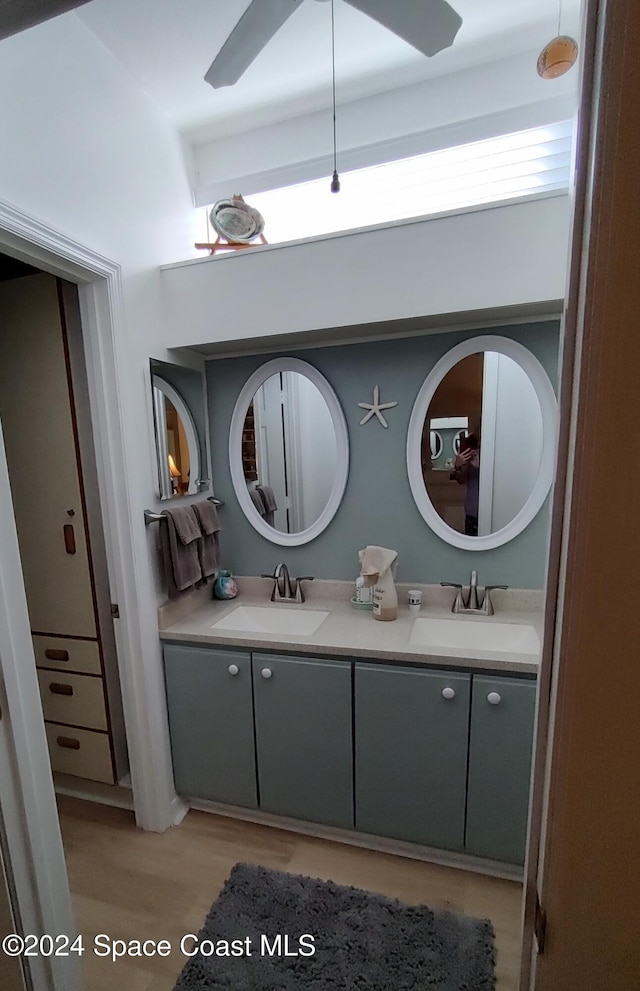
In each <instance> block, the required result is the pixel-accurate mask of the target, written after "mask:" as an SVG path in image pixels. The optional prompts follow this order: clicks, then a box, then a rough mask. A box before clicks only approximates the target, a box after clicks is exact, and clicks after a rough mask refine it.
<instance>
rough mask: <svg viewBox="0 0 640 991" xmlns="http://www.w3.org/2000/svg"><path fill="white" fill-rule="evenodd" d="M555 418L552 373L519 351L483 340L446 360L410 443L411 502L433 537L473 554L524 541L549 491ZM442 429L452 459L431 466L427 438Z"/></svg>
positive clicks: (426, 391)
mask: <svg viewBox="0 0 640 991" xmlns="http://www.w3.org/2000/svg"><path fill="white" fill-rule="evenodd" d="M557 417H558V407H557V401H556V397H555V393H554V390H553V386H552V385H551V382H550V380H549V377H548V375H547V373H546V372H545V370H544V368H543V367H542V365H541V364H540V362H539V361H538V359H537V358H536V357H535V355H533V354H532V353H531V352H530V351H529V350H527V348H525V347H523V346H522V345H521V344H519V343H517V342H516V341H512V340H511V339H510V338H507V337H499V336H498V335H489V334H487V335H485V336H482V337H475V338H472V339H470V340H467V341H463V342H462V343H461V344H458V345H456V347H454V348H452V349H451V351H449V352H447V354H445V355H444V356H443V357H442V358H441V359H440V360H439V361H438V362H437V363H436V365H435V366H434V368H433V369H432V371H431V372H430V374H429V375H428V376H427V378H426V379H425V382H424V384H423V385H422V388H421V389H420V392H419V393H418V396H417V398H416V401H415V403H414V407H413V411H412V413H411V419H410V421H409V430H408V434H407V473H408V476H409V484H410V486H411V492H412V494H413V498H414V500H415V503H416V506H417V507H418V510H419V511H420V513H421V515H422V517H423V519H424V520H425V522H426V523H427V524H428V525H429V526H430V527H431V529H432V530H433V531H434V533H436V534H437V535H438V536H439V537H441V538H442V539H443V540H445V541H446V542H447V543H448V544H451V545H452V546H454V547H460V548H463V549H465V550H474V551H479V550H488V549H490V548H493V547H500V546H501V545H502V544H505V543H507V542H508V541H509V540H512V539H513V538H514V537H515V536H517V535H518V534H519V533H521V532H522V531H523V530H524V529H525V527H527V526H528V525H529V523H531V521H532V520H533V519H534V517H535V516H536V514H537V513H538V512H539V511H540V508H541V507H542V504H543V503H544V500H545V499H546V497H547V494H548V492H549V489H550V487H551V483H552V481H553V477H554V472H555V462H556V433H557ZM436 429H437V430H438V432H439V433H440V434H441V435H442V439H443V447H444V451H445V454H447V455H448V456H447V457H446V458H445V459H444V460H443V462H442V463H440V462H439V461H434V462H431V463H425V459H424V456H423V452H424V438H425V436H430V433H431V431H433V430H436ZM441 460H442V459H441Z"/></svg>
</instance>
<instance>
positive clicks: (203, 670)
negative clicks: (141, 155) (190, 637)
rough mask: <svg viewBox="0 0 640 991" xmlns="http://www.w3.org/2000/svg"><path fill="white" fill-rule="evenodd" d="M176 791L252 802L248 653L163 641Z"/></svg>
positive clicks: (254, 803) (254, 801)
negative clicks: (164, 642) (164, 643)
mask: <svg viewBox="0 0 640 991" xmlns="http://www.w3.org/2000/svg"><path fill="white" fill-rule="evenodd" d="M164 667H165V681H166V689H167V705H168V710H169V731H170V734H171V751H172V754H173V773H174V779H175V785H176V791H177V792H178V793H179V794H180V795H188V796H193V797H197V798H207V799H211V800H212V801H216V802H226V803H228V804H230V805H242V806H245V807H248V808H256V806H257V793H256V772H255V745H254V733H253V701H252V692H251V655H250V654H249V653H245V652H236V651H227V650H222V649H218V648H216V649H207V648H203V647H187V646H182V645H175V644H166V645H165V648H164Z"/></svg>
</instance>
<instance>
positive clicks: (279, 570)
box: [262, 562, 313, 602]
mask: <svg viewBox="0 0 640 991" xmlns="http://www.w3.org/2000/svg"><path fill="white" fill-rule="evenodd" d="M262 578H270V579H271V580H272V581H273V589H272V591H271V601H272V602H304V592H303V591H302V585H301V584H300V583H301V582H312V581H313V576H312V575H302V576H301V577H300V578H294V579H291V578H290V577H289V569H288V568H287V566H286V564H284V562H280V564H277V565H276V569H275V571H274V572H273V574H272V575H262ZM292 581H293V585H292V584H291V582H292Z"/></svg>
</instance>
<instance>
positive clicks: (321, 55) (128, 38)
mask: <svg viewBox="0 0 640 991" xmlns="http://www.w3.org/2000/svg"><path fill="white" fill-rule="evenodd" d="M248 2H249V0H92V2H91V3H88V4H86V5H85V6H83V7H82V8H80V9H79V10H78V11H77V12H76V13H75V14H73V15H66V16H75V17H79V18H81V20H82V21H83V22H84V23H85V24H86V25H87V26H88V27H89V28H90V29H91V31H92V32H93V33H94V34H95V35H96V36H97V37H98V38H99V39H100V40H101V41H102V43H103V44H104V45H105V46H106V47H107V48H109V49H110V50H111V52H112V53H113V54H114V55H115V57H116V58H117V59H118V60H119V62H121V64H122V65H123V66H124V67H125V68H126V69H127V71H128V72H129V73H130V74H131V75H132V76H133V77H134V78H135V79H136V80H137V82H138V83H139V84H140V86H142V88H143V89H144V90H145V91H146V92H147V93H148V94H149V95H150V96H151V97H152V98H153V100H154V101H155V102H156V103H157V104H158V105H159V106H160V107H161V109H162V110H163V112H164V113H165V115H166V116H167V117H168V118H169V120H171V122H172V123H173V124H174V125H175V126H176V127H177V128H178V129H179V130H180V131H181V132H182V133H183V134H184V135H185V137H186V138H187V139H188V140H190V141H192V142H194V143H199V142H204V141H208V140H211V139H215V138H220V137H222V136H223V135H228V134H233V133H239V132H242V131H245V130H249V129H252V128H255V127H260V126H265V125H269V124H272V123H275V122H276V121H279V120H286V119H289V118H291V117H295V116H297V115H298V114H301V113H308V112H311V111H313V110H319V109H322V108H324V107H326V106H329V105H330V100H331V5H330V4H329V3H318V2H315V0H305V2H304V3H302V4H301V6H300V8H299V9H298V10H297V11H296V12H295V13H294V14H293V15H292V16H291V17H290V18H289V20H288V21H287V22H286V23H285V24H284V25H283V27H282V28H281V29H280V30H279V31H278V33H277V34H276V35H275V37H274V38H272V40H271V41H270V42H269V44H268V45H267V47H266V48H265V49H264V50H263V51H262V52H261V53H260V55H258V57H257V58H256V60H255V61H254V62H253V64H252V65H251V66H250V67H249V69H248V70H247V72H246V73H245V74H244V75H243V76H242V77H241V79H240V80H239V81H238V83H236V85H235V86H232V87H228V88H225V89H218V90H214V89H212V88H211V87H210V86H209V85H208V84H207V83H205V82H204V79H203V76H204V74H205V72H206V71H207V69H208V67H209V65H210V63H211V62H212V61H213V58H214V57H215V55H216V54H217V52H218V51H219V49H220V48H221V46H222V44H223V43H224V41H225V39H226V38H227V36H228V35H229V33H230V32H231V30H232V29H233V27H234V26H235V24H236V23H237V21H238V20H239V18H240V17H241V15H242V14H243V12H244V11H245V9H246V8H247V6H248ZM391 2H393V0H391ZM415 2H416V3H420V2H422V0H415ZM451 2H452V6H454V8H455V9H456V10H457V11H458V13H459V14H460V15H461V17H462V18H463V24H462V27H461V28H460V31H459V32H458V35H457V37H456V40H455V41H454V44H453V46H452V47H451V48H449V49H446V50H445V51H443V52H440V53H439V54H438V55H436V56H435V57H434V58H431V59H428V58H426V57H425V56H423V55H421V54H420V53H419V52H417V51H416V50H415V49H413V48H412V47H411V46H410V45H408V44H406V43H405V42H404V41H402V40H400V39H399V38H398V37H396V36H395V35H394V34H392V33H391V32H390V31H388V30H386V29H385V28H384V27H382V26H381V25H379V24H378V23H377V22H375V21H373V20H372V19H371V18H369V17H367V16H366V15H364V14H362V13H360V12H359V11H357V10H355V9H354V8H353V7H350V6H349V5H348V4H346V3H344V2H343V0H335V20H336V85H337V98H338V102H347V101H349V100H354V99H359V98H361V97H364V96H369V95H372V94H375V93H380V92H384V91H386V90H390V89H395V88H397V87H399V86H404V85H408V84H411V83H415V82H418V81H421V80H424V79H428V78H430V77H432V76H436V75H445V74H447V73H451V72H455V71H457V70H459V69H462V68H466V67H469V66H473V65H479V64H482V63H483V62H488V61H492V60H494V59H499V58H504V57H505V56H508V55H514V54H517V53H523V57H525V53H526V57H527V58H531V53H532V52H535V51H537V50H539V49H540V48H542V46H543V45H544V44H545V43H546V42H547V41H549V40H550V39H551V38H552V37H553V36H554V35H555V34H556V33H557V28H558V15H559V4H560V3H562V21H561V33H563V34H572V35H574V36H576V37H579V9H580V0H451Z"/></svg>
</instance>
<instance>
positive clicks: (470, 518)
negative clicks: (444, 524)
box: [452, 431, 480, 537]
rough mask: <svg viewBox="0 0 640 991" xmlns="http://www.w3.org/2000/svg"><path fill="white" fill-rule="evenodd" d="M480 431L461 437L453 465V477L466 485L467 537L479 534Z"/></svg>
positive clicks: (465, 529) (465, 512) (465, 520)
mask: <svg viewBox="0 0 640 991" xmlns="http://www.w3.org/2000/svg"><path fill="white" fill-rule="evenodd" d="M479 434H480V431H478V432H477V434H476V433H473V434H469V436H468V437H461V438H460V450H459V451H458V453H457V454H456V459H455V461H454V465H453V473H452V474H453V477H454V478H455V480H456V482H458V484H459V485H466V487H467V489H466V492H465V497H464V532H465V534H466V535H467V537H477V536H478V498H479V485H480V437H479Z"/></svg>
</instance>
